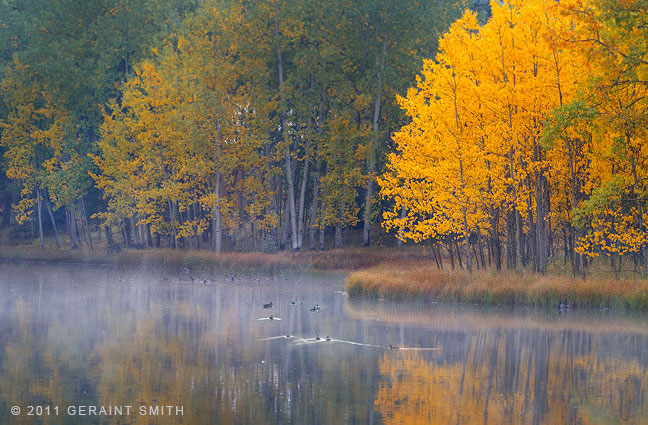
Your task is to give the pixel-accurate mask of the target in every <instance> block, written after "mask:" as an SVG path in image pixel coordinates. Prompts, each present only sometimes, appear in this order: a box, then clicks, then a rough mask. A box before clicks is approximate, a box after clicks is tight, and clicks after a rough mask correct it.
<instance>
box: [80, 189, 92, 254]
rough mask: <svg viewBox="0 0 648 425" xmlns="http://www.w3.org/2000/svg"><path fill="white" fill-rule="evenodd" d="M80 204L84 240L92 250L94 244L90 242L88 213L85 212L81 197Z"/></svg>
mask: <svg viewBox="0 0 648 425" xmlns="http://www.w3.org/2000/svg"><path fill="white" fill-rule="evenodd" d="M79 205H80V206H81V223H82V224H83V229H84V231H85V235H86V242H87V243H88V244H90V249H91V250H93V251H94V244H93V243H92V233H90V226H89V225H88V213H87V212H86V207H85V201H84V200H83V198H81V200H80V201H79Z"/></svg>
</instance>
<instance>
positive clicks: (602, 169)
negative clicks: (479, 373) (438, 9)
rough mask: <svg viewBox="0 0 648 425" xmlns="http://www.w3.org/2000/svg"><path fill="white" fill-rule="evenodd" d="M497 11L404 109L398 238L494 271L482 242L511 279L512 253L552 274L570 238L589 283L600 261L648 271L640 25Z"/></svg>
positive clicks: (505, 6) (566, 4)
mask: <svg viewBox="0 0 648 425" xmlns="http://www.w3.org/2000/svg"><path fill="white" fill-rule="evenodd" d="M639 3H640V2H632V4H633V7H636V8H639ZM492 8H493V14H492V18H491V19H490V20H489V21H488V23H486V24H485V25H483V26H480V25H479V24H478V23H477V20H476V17H475V15H474V14H473V13H471V12H468V13H466V14H465V15H464V16H463V18H461V19H460V20H459V21H457V22H456V23H454V24H453V25H452V27H451V28H450V31H449V32H448V33H447V34H445V35H444V36H443V38H442V40H441V41H440V51H439V54H438V55H437V56H436V60H435V61H431V60H428V61H426V63H425V66H424V69H423V72H422V75H421V77H420V78H419V79H418V82H417V86H416V88H412V89H410V90H409V91H408V93H407V96H406V97H404V98H400V99H399V102H400V104H401V106H402V107H403V108H404V109H405V111H406V112H407V114H408V116H409V117H410V119H411V122H410V124H408V125H406V126H404V127H403V128H401V130H400V131H398V132H397V133H396V134H395V135H394V140H395V141H396V143H397V152H396V153H394V154H391V155H390V156H389V163H388V170H389V171H388V172H387V173H386V174H385V175H384V176H383V178H382V179H380V184H381V187H382V194H383V196H384V197H385V198H387V199H390V200H392V201H393V202H394V204H393V205H394V207H393V209H392V211H391V212H387V213H385V214H384V218H385V226H386V227H387V228H388V229H392V228H394V229H399V230H400V233H399V234H400V235H401V236H402V237H403V238H405V239H412V240H415V241H421V240H423V239H427V238H434V239H436V240H439V241H443V240H448V239H450V240H454V241H457V242H459V243H461V244H463V248H464V255H465V258H466V260H467V261H466V262H467V263H468V267H469V268H470V266H471V263H470V260H471V258H472V259H474V260H476V261H477V265H480V264H479V263H480V260H481V266H485V264H484V262H485V261H484V257H485V256H484V255H483V253H481V255H479V254H478V252H481V251H482V250H483V245H482V242H483V244H484V245H486V247H487V249H488V259H489V263H491V259H492V258H493V257H494V258H495V264H496V265H498V267H499V264H501V263H500V261H501V260H500V259H499V253H500V252H501V251H500V249H498V248H499V245H500V243H501V242H500V241H505V243H506V255H507V258H506V260H507V261H506V263H507V265H508V267H509V268H516V269H517V270H518V271H520V272H521V270H522V268H523V267H524V266H526V265H530V266H532V268H533V270H535V271H538V272H544V271H545V270H546V269H547V265H548V262H549V259H550V257H551V256H553V255H555V252H554V247H555V245H556V244H555V243H554V241H555V240H556V239H558V238H561V237H562V239H563V243H564V247H565V256H566V257H567V258H571V260H572V263H573V266H574V271H575V272H576V271H578V272H580V273H584V267H585V265H586V264H587V259H586V258H583V256H584V255H587V256H588V257H591V256H596V255H598V254H599V253H605V254H608V255H610V254H616V255H617V256H623V255H624V254H628V253H632V254H634V257H633V259H634V260H635V266H637V265H638V264H641V263H643V264H645V257H644V252H643V250H644V247H645V245H646V242H648V239H647V238H646V232H645V228H644V225H643V221H644V218H643V209H644V208H645V207H644V205H645V197H644V194H645V193H646V188H647V186H646V182H645V180H644V179H645V173H646V171H645V170H646V162H645V161H646V159H648V156H647V155H646V154H648V152H646V151H645V148H644V146H645V138H644V137H645V134H644V131H643V130H639V128H642V129H643V128H645V124H646V122H645V119H646V110H647V109H646V106H647V105H646V100H645V93H646V85H645V82H642V81H641V80H640V78H638V75H637V73H638V72H641V73H643V72H645V70H646V68H645V62H643V61H644V60H645V54H646V53H645V52H646V50H645V49H644V50H642V52H643V53H638V50H637V49H639V47H640V46H645V44H646V35H645V30H640V29H638V27H637V26H636V25H637V22H632V21H631V20H636V19H637V15H636V14H631V13H629V12H628V10H626V8H624V7H623V6H620V5H619V4H616V2H607V1H591V2H582V1H561V2H560V3H557V2H553V1H544V0H536V1H515V0H513V1H507V2H503V3H501V4H499V3H493V5H492ZM610 9H612V10H610ZM644 12H645V11H644ZM610 14H612V16H610ZM644 16H645V14H644ZM624 25H626V27H623V26H624ZM632 52H634V53H632ZM629 56H632V57H633V60H632V61H630V60H629V59H628V58H629ZM613 182H617V183H615V184H614V187H615V189H614V190H609V189H608V190H607V194H606V195H603V193H602V192H605V191H606V189H605V188H609V187H610V185H612V184H613ZM594 199H597V201H594ZM402 211H405V212H406V214H402ZM575 212H576V217H577V218H578V219H575V216H574V214H575ZM644 270H645V268H644Z"/></svg>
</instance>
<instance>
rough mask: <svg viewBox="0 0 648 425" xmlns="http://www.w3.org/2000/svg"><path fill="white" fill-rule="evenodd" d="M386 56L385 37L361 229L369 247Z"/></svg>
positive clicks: (363, 239) (363, 242)
mask: <svg viewBox="0 0 648 425" xmlns="http://www.w3.org/2000/svg"><path fill="white" fill-rule="evenodd" d="M376 32H377V30H376ZM376 35H377V33H376ZM386 55H387V37H384V38H383V48H382V56H381V58H380V69H379V71H378V85H377V87H376V98H375V102H374V113H373V123H372V124H373V125H372V136H371V145H370V147H369V170H368V171H369V173H368V179H367V192H366V196H365V208H364V217H363V229H362V245H363V246H369V245H370V244H371V202H372V200H373V186H374V179H375V176H374V173H375V172H376V149H377V145H378V129H379V127H378V122H379V120H380V106H381V96H382V86H383V73H384V70H385V56H386Z"/></svg>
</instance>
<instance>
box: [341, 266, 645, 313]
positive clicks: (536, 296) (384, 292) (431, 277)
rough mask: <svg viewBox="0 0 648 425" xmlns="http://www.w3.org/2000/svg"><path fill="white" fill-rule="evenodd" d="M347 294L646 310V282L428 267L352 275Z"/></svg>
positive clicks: (381, 268)
mask: <svg viewBox="0 0 648 425" xmlns="http://www.w3.org/2000/svg"><path fill="white" fill-rule="evenodd" d="M346 283H347V291H348V292H349V293H350V294H352V295H368V296H375V297H390V298H401V299H402V298H405V299H425V300H445V301H454V302H470V303H480V304H509V305H512V304H524V305H533V306H557V305H558V304H559V303H565V304H569V305H572V304H575V305H576V306H592V307H601V306H604V307H627V308H631V309H637V310H646V309H648V280H643V279H629V278H624V279H613V278H600V277H597V278H591V279H588V280H585V281H582V280H580V279H572V278H571V277H568V276H557V275H545V276H543V275H537V274H526V275H524V276H523V277H520V276H518V275H516V274H511V273H507V272H498V273H495V272H476V273H474V274H473V275H469V274H468V273H466V272H465V271H452V272H450V271H444V270H438V269H437V268H436V266H434V265H432V264H410V265H406V266H404V267H395V266H394V265H390V264H383V265H378V266H375V267H372V268H369V269H366V270H360V271H356V272H353V273H351V274H350V275H349V276H348V277H347V282H346Z"/></svg>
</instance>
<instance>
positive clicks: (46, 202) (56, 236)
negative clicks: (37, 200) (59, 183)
mask: <svg viewBox="0 0 648 425" xmlns="http://www.w3.org/2000/svg"><path fill="white" fill-rule="evenodd" d="M43 199H44V200H45V208H46V209H47V213H48V214H49V217H50V221H51V222H52V229H53V230H54V239H55V240H56V249H61V238H60V237H59V234H58V230H57V229H56V221H55V220H54V214H53V213H52V206H51V205H50V201H49V196H47V195H46V196H44V197H43Z"/></svg>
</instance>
